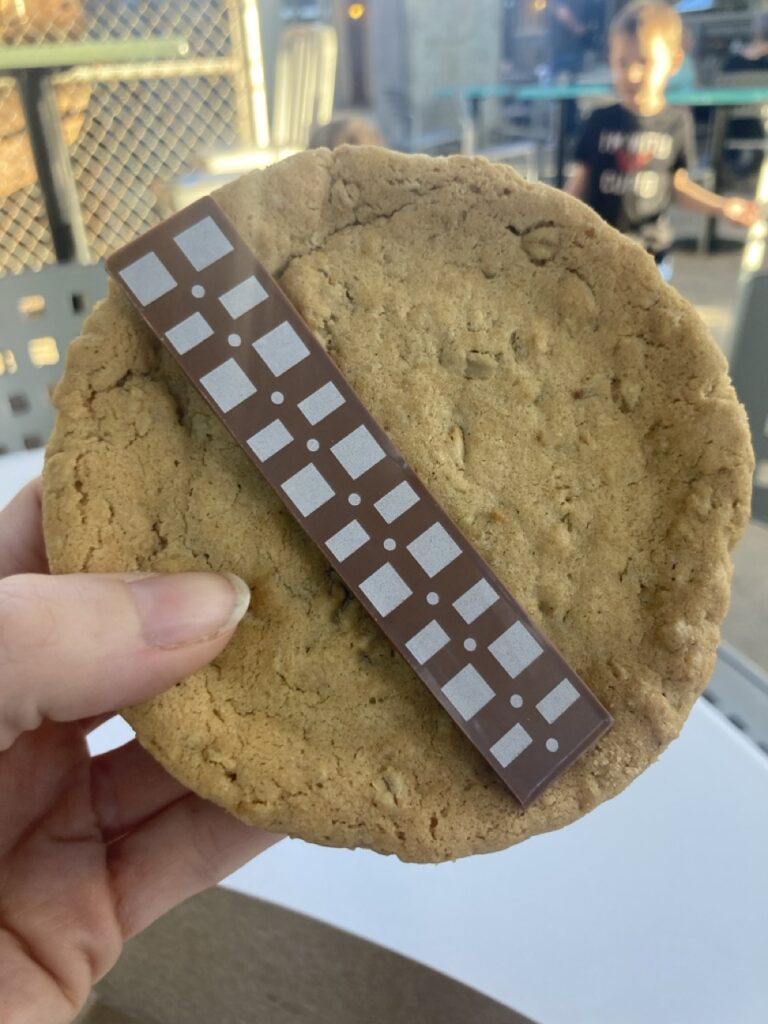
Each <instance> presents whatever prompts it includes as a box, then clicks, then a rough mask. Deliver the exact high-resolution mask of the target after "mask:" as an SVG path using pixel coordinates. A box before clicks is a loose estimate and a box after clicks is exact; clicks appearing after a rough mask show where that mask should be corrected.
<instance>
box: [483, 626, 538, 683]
mask: <svg viewBox="0 0 768 1024" xmlns="http://www.w3.org/2000/svg"><path fill="white" fill-rule="evenodd" d="M488 650H489V651H490V652H491V654H492V655H493V656H494V658H495V659H496V661H498V663H499V664H500V665H501V667H502V668H503V669H504V670H505V671H506V672H507V673H508V674H509V675H510V676H511V677H512V678H513V679H516V678H517V676H519V675H520V673H521V672H522V671H523V669H526V668H528V666H529V665H530V664H531V662H533V661H536V659H537V658H538V656H539V655H540V654H541V653H542V648H541V647H540V646H539V645H538V644H537V643H536V641H535V640H534V639H533V637H532V636H531V634H530V633H529V632H528V630H527V629H526V628H525V626H524V625H523V624H522V622H516V623H515V624H514V626H510V627H509V629H507V630H505V631H504V632H503V633H502V634H501V636H499V637H497V638H496V639H495V640H494V641H493V643H492V644H489V645H488Z"/></svg>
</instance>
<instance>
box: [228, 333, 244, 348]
mask: <svg viewBox="0 0 768 1024" xmlns="http://www.w3.org/2000/svg"><path fill="white" fill-rule="evenodd" d="M227 341H228V342H229V344H230V345H231V346H232V347H233V348H237V346H238V345H240V344H242V341H243V339H242V338H241V337H240V335H239V334H230V336H229V337H228V338H227Z"/></svg>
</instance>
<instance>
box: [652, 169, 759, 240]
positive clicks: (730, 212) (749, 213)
mask: <svg viewBox="0 0 768 1024" xmlns="http://www.w3.org/2000/svg"><path fill="white" fill-rule="evenodd" d="M672 185H673V195H674V198H675V201H676V202H678V203H680V205H681V206H684V207H685V208H686V209H688V210H695V211H696V213H703V214H705V216H707V217H724V218H725V219H726V220H730V221H732V222H733V223H734V224H741V225H742V226H743V227H746V228H750V227H752V225H753V224H754V223H755V222H756V221H758V220H760V207H759V205H758V204H757V203H756V202H754V200H752V199H739V198H738V196H719V195H717V193H715V192H710V191H709V189H708V188H702V186H701V185H697V184H696V182H694V181H691V179H690V177H689V176H688V172H687V171H686V170H684V169H682V168H681V169H680V170H677V171H675V176H674V178H673V179H672Z"/></svg>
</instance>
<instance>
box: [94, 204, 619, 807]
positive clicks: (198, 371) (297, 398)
mask: <svg viewBox="0 0 768 1024" xmlns="http://www.w3.org/2000/svg"><path fill="white" fill-rule="evenodd" d="M107 269H108V270H109V272H110V273H111V274H112V275H113V277H114V278H115V279H116V280H117V281H118V282H119V283H120V284H121V285H122V287H123V288H124V290H125V291H126V293H127V295H128V296H129V298H130V299H131V301H132V302H133V304H134V305H135V306H136V308H137V309H138V310H139V312H140V314H141V315H142V317H143V318H144V319H145V320H146V322H147V323H148V324H149V326H150V327H151V328H152V330H153V331H154V333H155V334H156V335H157V337H158V338H159V339H160V341H161V342H162V343H163V345H164V346H165V347H166V348H167V350H168V351H169V352H170V353H171V354H172V355H173V357H174V358H175V359H176V360H177V362H178V363H179V364H180V366H181V367H182V369H183V371H184V372H185V374H186V375H187V376H188V377H189V379H190V380H191V381H192V382H193V383H194V384H195V386H196V387H197V388H198V389H199V390H200V392H201V394H202V395H203V397H204V398H205V399H206V401H207V402H208V404H209V405H210V406H211V408H212V409H213V411H214V412H215V414H216V415H217V416H218V417H219V418H220V419H221V420H222V421H223V423H224V424H225V426H226V427H227V429H228V430H229V431H230V433H231V434H232V436H233V437H234V439H235V440H236V441H237V443H238V444H239V445H240V446H241V447H242V448H243V450H244V451H245V452H246V453H247V455H248V456H249V458H250V460H251V461H252V462H253V464H254V465H255V466H256V467H257V468H258V470H259V471H260V472H261V473H262V474H263V475H264V477H265V478H266V480H267V481H268V482H269V484H270V485H271V486H272V487H273V488H274V490H275V491H276V493H277V494H278V496H279V497H280V498H281V499H282V501H283V502H284V503H285V505H286V507H287V508H288V509H289V510H290V511H291V513H292V514H293V515H294V517H295V518H296V521H297V522H298V523H299V524H300V525H301V527H302V528H303V529H304V530H305V531H306V532H307V533H308V534H309V536H310V537H311V538H312V539H313V540H314V542H315V543H316V544H317V545H318V547H319V548H320V550H321V551H322V552H323V554H324V556H325V557H326V558H327V560H328V561H329V563H330V564H331V565H332V566H333V568H334V569H335V570H336V572H337V573H338V574H339V576H340V577H341V579H342V580H343V581H344V584H345V585H346V586H347V587H348V589H349V590H350V591H351V592H352V593H353V594H354V595H355V597H356V598H357V599H358V600H359V601H360V602H361V604H362V605H363V607H364V608H365V609H366V610H367V612H368V613H369V614H370V615H371V617H372V618H373V619H374V621H375V622H376V623H377V624H378V625H379V626H380V627H381V629H382V630H383V631H384V633H385V634H386V635H387V637H388V638H389V640H390V641H391V642H392V644H393V645H394V646H395V647H396V648H397V650H398V651H399V652H400V654H401V655H402V656H403V657H404V658H405V660H406V661H407V662H408V664H409V665H410V666H411V667H412V668H413V670H414V671H415V672H416V674H417V675H418V676H419V677H420V678H421V679H422V681H423V682H424V683H425V684H426V686H427V687H428V688H429V690H430V691H431V693H432V694H433V695H434V697H435V698H436V699H437V700H438V701H439V703H440V704H441V705H442V707H443V708H444V709H445V711H446V712H447V713H448V714H449V715H450V716H451V718H452V719H453V720H454V722H456V724H457V725H458V726H459V728H460V729H461V730H462V731H463V732H464V733H465V735H466V736H467V737H468V738H469V739H470V740H471V742H472V743H473V744H474V745H475V747H477V749H478V750H479V751H480V752H481V753H482V755H483V756H484V757H485V758H486V760H487V761H488V763H489V764H490V765H491V767H492V768H493V769H494V770H495V771H496V772H497V774H498V775H499V777H500V778H501V779H502V780H503V782H504V783H505V784H506V786H507V787H508V788H509V790H510V791H511V792H512V793H513V794H514V795H515V797H516V798H517V799H518V800H519V802H520V803H521V804H522V805H523V806H526V805H527V804H528V803H529V802H530V801H531V800H533V799H534V797H536V796H537V795H538V794H539V793H540V792H541V791H542V790H543V789H544V788H545V787H546V786H548V785H549V784H550V783H551V782H552V781H553V780H554V779H555V778H557V777H558V775H560V774H561V773H562V772H563V771H565V769H566V768H568V766H569V765H571V764H572V763H573V761H574V760H575V759H576V758H577V757H579V756H580V755H581V754H582V753H583V752H584V751H585V750H587V749H588V748H589V747H590V746H591V745H592V744H593V743H594V742H595V741H596V740H597V739H598V738H599V737H600V736H601V735H602V734H603V733H604V732H605V731H606V730H607V729H609V728H610V726H611V724H612V722H611V717H610V715H609V714H608V712H607V711H606V710H605V708H604V707H603V706H602V705H601V704H600V703H599V701H598V700H597V699H596V697H595V696H594V695H593V694H592V693H591V692H590V690H589V689H588V688H587V686H586V685H585V684H584V682H583V681H582V680H581V679H579V677H578V676H577V674H576V673H575V672H574V671H573V669H572V668H571V667H570V666H569V665H568V664H567V663H566V662H565V661H564V659H563V657H562V656H561V655H560V653H559V652H558V651H557V650H556V649H555V647H554V646H553V644H552V643H551V641H549V640H548V639H547V638H546V636H544V634H543V633H542V632H541V630H540V629H539V628H538V627H537V626H536V625H535V623H533V622H532V621H531V620H530V618H529V617H528V616H527V615H526V614H525V612H524V611H523V609H522V608H521V607H520V605H519V604H517V602H516V601H515V600H514V598H513V597H512V596H511V595H510V593H509V592H508V591H507V589H506V588H505V587H504V585H503V584H502V582H501V581H500V580H499V579H498V577H497V576H496V575H495V574H494V573H493V571H492V570H491V568H490V567H489V566H488V565H487V564H486V563H485V561H484V560H483V559H482V558H481V556H480V555H479V554H478V552H477V551H476V550H475V548H474V547H473V546H472V545H471V544H470V542H469V541H468V540H467V538H466V537H465V536H464V535H463V534H462V533H461V532H460V531H459V530H458V529H457V527H456V526H455V524H454V523H453V522H452V521H451V520H450V519H449V517H448V516H447V515H446V513H445V512H444V511H443V509H442V508H441V507H440V506H439V505H438V503H437V502H436V500H435V498H434V497H433V496H432V494H431V493H430V491H429V490H428V489H427V488H426V487H425V486H424V484H423V483H422V482H421V480H419V478H418V477H417V476H416V474H415V473H414V471H413V470H412V469H411V467H410V466H409V465H408V464H407V463H406V461H405V459H404V458H403V456H402V455H401V453H400V452H399V451H398V449H397V448H396V447H395V445H394V444H393V443H392V441H391V440H390V438H389V437H388V436H387V434H386V433H385V432H384V430H382V428H381V427H380V426H379V425H378V424H377V423H376V422H375V420H374V419H373V417H372V416H371V414H370V413H369V412H368V410H367V409H366V408H365V407H364V406H363V404H362V402H361V401H360V399H359V398H358V396H357V395H356V394H355V392H354V391H353V389H352V388H351V387H350V385H349V384H348V382H347V381H346V380H345V378H344V376H343V375H342V373H341V372H340V370H339V369H338V367H337V366H336V365H335V363H334V362H333V360H332V359H331V358H330V357H329V356H328V355H327V354H326V352H325V351H324V349H323V347H322V345H321V344H320V342H319V341H318V339H317V338H316V337H315V336H314V335H313V333H312V331H311V330H310V328H309V327H308V326H307V324H306V323H305V322H304V321H303V320H302V319H301V317H300V316H299V314H298V312H297V310H296V309H295V308H294V307H293V306H292V305H291V303H290V302H289V301H288V299H287V298H286V297H285V295H284V294H283V292H282V291H281V289H280V287H279V286H278V285H277V283H276V282H275V281H274V280H273V278H272V277H271V276H270V275H269V274H268V273H267V271H266V270H265V268H264V267H263V266H262V265H261V264H260V263H259V262H258V260H257V259H256V258H255V257H254V255H253V253H252V252H251V251H250V249H249V248H248V246H247V245H246V244H245V242H244V241H243V240H242V238H241V237H240V236H239V235H238V233H237V231H236V229H235V227H234V226H233V225H232V223H231V222H230V221H229V220H228V218H227V217H226V216H225V214H224V212H223V211H222V209H221V208H220V207H219V206H218V204H217V203H216V202H215V201H214V200H213V199H210V198H205V199H201V200H199V201H198V202H197V203H195V204H193V205H192V206H190V207H187V208H186V209H185V210H183V211H182V212H180V213H178V214H176V215H174V216H173V217H171V218H170V219H169V220H167V221H165V222H164V223H162V224H160V225H159V226H158V227H156V228H153V229H152V230H151V231H149V232H148V233H147V234H146V235H143V236H142V237H141V238H139V239H138V240H137V241H135V242H133V243H131V244H130V245H128V246H126V247H125V248H124V249H121V250H120V251H119V252H118V253H116V254H115V255H113V256H112V257H111V258H110V259H109V260H108V261H107Z"/></svg>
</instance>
